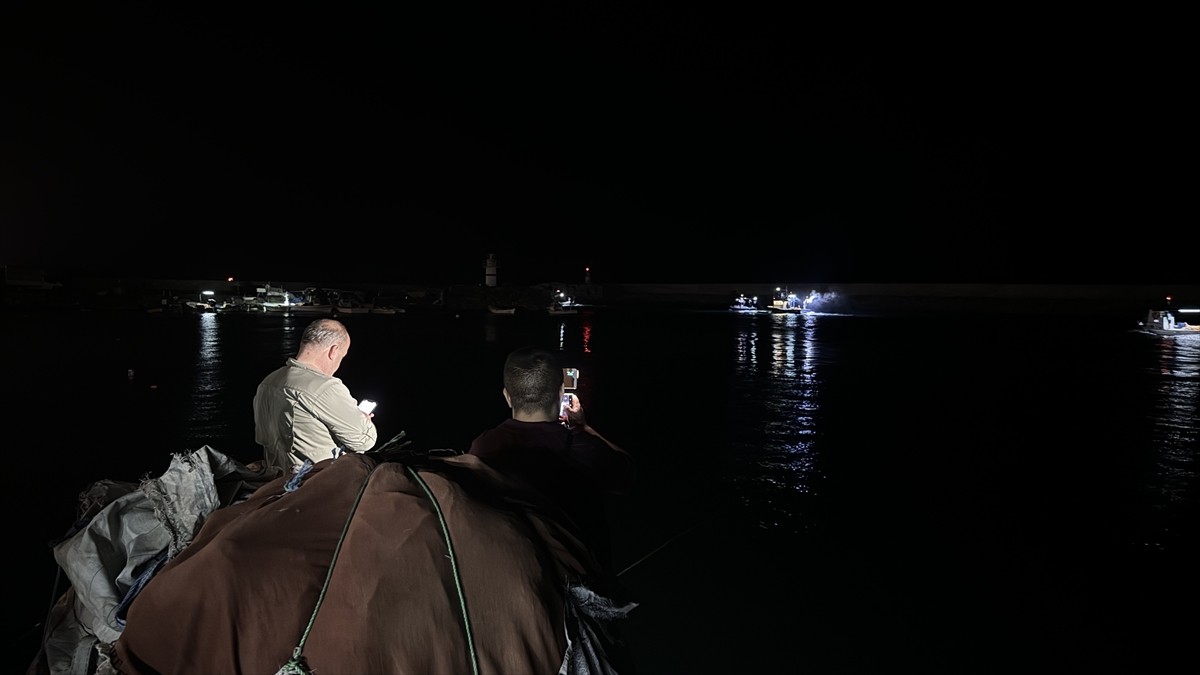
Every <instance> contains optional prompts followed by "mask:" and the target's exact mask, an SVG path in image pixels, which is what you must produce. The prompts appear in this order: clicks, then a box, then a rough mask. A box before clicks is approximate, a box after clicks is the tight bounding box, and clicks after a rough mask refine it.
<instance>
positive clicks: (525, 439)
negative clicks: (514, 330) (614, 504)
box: [467, 347, 634, 567]
mask: <svg viewBox="0 0 1200 675" xmlns="http://www.w3.org/2000/svg"><path fill="white" fill-rule="evenodd" d="M501 393H502V394H503V395H504V400H505V401H507V402H508V405H509V407H510V408H512V417H511V418H510V419H507V420H504V421H503V422H501V423H500V424H499V425H497V426H496V427H494V428H492V429H489V430H487V431H485V432H483V433H481V434H480V435H479V436H477V437H476V438H475V440H474V441H472V442H471V447H470V449H469V450H468V451H467V452H468V454H471V455H476V456H478V457H479V458H480V459H481V460H483V461H484V462H485V463H486V464H488V465H489V466H491V467H492V468H494V469H496V470H497V471H499V472H501V473H503V474H505V475H506V476H508V477H509V478H512V479H515V480H518V481H519V482H521V483H523V484H524V485H526V486H528V487H529V488H532V489H533V490H534V491H535V492H538V493H541V494H542V495H543V496H544V497H545V498H546V499H548V501H549V502H550V503H551V504H553V505H554V506H555V507H557V508H558V509H561V511H562V512H563V513H564V514H565V515H566V516H567V519H568V521H567V523H565V524H566V525H567V526H568V527H569V528H571V529H572V530H573V531H575V533H576V535H577V536H579V537H580V538H581V540H582V541H583V542H584V543H585V544H586V545H588V546H589V547H590V548H591V549H592V550H593V552H594V553H595V555H596V557H597V559H598V560H599V562H600V563H601V564H602V565H604V566H605V567H608V566H609V565H610V562H611V561H610V560H609V541H608V539H609V535H608V528H607V525H606V522H607V516H606V514H605V509H604V499H605V495H608V494H621V493H624V492H626V491H627V490H628V489H629V488H630V486H631V484H632V481H633V476H634V465H633V459H632V457H630V455H629V454H628V453H627V452H625V451H624V450H623V449H621V448H619V447H617V446H616V445H614V444H613V443H611V442H610V441H609V440H608V439H606V438H604V437H603V436H601V435H600V433H599V432H598V431H596V430H595V429H594V428H593V427H592V426H590V425H589V424H588V423H587V419H586V418H585V417H584V414H583V405H582V403H581V402H580V401H579V397H578V396H576V395H575V394H569V396H570V406H569V407H567V406H563V407H562V408H561V409H560V406H562V405H563V402H564V392H563V371H562V368H561V366H560V364H559V361H558V358H557V357H556V355H555V354H554V353H553V352H549V351H546V350H544V349H539V348H536V347H523V348H520V349H517V350H514V351H513V352H511V353H510V354H509V355H508V357H507V358H506V359H505V362H504V388H503V389H502V390H501ZM560 411H561V412H560ZM560 414H561V415H562V416H560ZM564 418H565V419H564Z"/></svg>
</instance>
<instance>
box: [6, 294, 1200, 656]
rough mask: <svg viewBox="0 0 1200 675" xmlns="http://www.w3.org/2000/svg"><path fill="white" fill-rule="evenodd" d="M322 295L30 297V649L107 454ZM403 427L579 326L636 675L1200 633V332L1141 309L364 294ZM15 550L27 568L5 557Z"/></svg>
mask: <svg viewBox="0 0 1200 675" xmlns="http://www.w3.org/2000/svg"><path fill="white" fill-rule="evenodd" d="M312 318H313V317H310V316H308V317H305V316H301V317H293V316H279V315H264V314H249V313H238V314H179V313H175V314H172V313H169V312H168V313H160V314H149V313H143V312H129V311H125V312H119V311H113V312H104V311H100V312H83V311H23V312H10V313H9V314H8V315H7V317H6V326H7V327H8V329H7V330H5V331H4V334H5V342H6V344H7V349H6V350H5V351H6V354H7V355H8V359H9V362H10V364H11V367H12V368H13V373H12V376H11V377H10V380H9V381H10V383H11V386H10V389H9V392H8V394H7V396H6V399H7V401H8V403H7V404H6V405H5V420H6V422H7V423H6V425H5V427H6V428H7V430H8V432H9V444H8V448H7V449H8V453H7V455H8V468H9V470H8V472H7V478H6V480H7V481H8V483H7V490H6V494H7V495H8V499H9V500H10V507H9V509H10V511H9V512H10V513H13V514H14V515H17V516H18V518H17V520H18V524H17V528H16V533H15V534H16V536H15V537H13V538H11V539H10V542H12V544H13V548H12V553H13V554H12V555H11V556H10V560H12V559H16V560H17V568H16V571H15V574H14V575H13V576H11V577H10V580H13V581H15V582H16V583H15V586H16V587H17V588H16V591H17V592H16V593H15V594H13V595H14V596H15V597H16V599H15V601H14V604H15V606H16V610H17V611H16V612H15V613H14V625H13V630H12V633H11V634H12V635H14V642H13V651H15V653H16V654H17V655H18V659H17V661H18V663H19V665H21V667H24V665H25V664H27V663H28V661H29V660H30V659H32V657H33V655H34V652H35V651H36V645H37V640H38V639H39V637H40V630H41V629H40V625H39V624H40V622H41V620H42V619H43V617H44V614H45V612H46V610H47V609H48V608H49V605H50V603H51V602H52V601H53V600H54V599H55V598H56V597H57V595H58V594H59V593H61V592H62V590H63V587H62V586H61V585H57V586H56V583H58V584H61V580H56V571H57V566H56V565H55V563H54V561H53V556H52V553H51V550H50V548H49V545H48V543H49V542H50V541H52V540H53V539H55V538H56V537H59V536H61V535H62V534H63V533H65V532H66V531H67V529H68V528H69V526H70V525H71V524H72V522H73V521H74V520H75V518H76V517H77V516H78V507H79V494H80V493H81V492H82V491H83V490H84V489H85V488H86V487H87V486H88V485H89V484H90V483H92V482H94V481H97V480H101V479H113V480H129V481H135V480H138V479H139V478H141V477H145V476H150V475H158V474H160V473H162V472H163V471H165V470H166V469H167V467H168V466H169V464H170V459H171V455H172V454H173V453H180V452H187V451H190V450H193V449H196V448H198V447H200V446H202V445H210V446H212V447H213V448H215V449H217V450H220V451H221V452H223V453H225V454H227V455H230V456H232V457H234V458H237V459H240V460H242V461H246V462H248V461H251V460H254V459H256V458H258V457H259V456H260V455H259V449H258V447H257V446H256V445H255V444H254V437H253V419H252V412H251V399H252V397H253V395H254V390H255V386H256V385H257V383H258V381H259V380H260V379H261V378H262V377H263V376H264V375H265V374H266V373H267V372H269V371H270V370H272V369H274V368H275V367H277V366H279V365H280V364H282V363H283V362H284V360H285V359H286V358H287V357H288V356H290V355H292V354H294V353H295V350H296V346H297V342H298V339H299V335H300V332H301V330H302V329H303V327H304V326H305V325H306V324H307V323H308V322H309V321H311V320H312ZM342 318H343V320H344V321H345V322H346V324H347V325H348V326H349V328H350V331H351V336H352V345H351V349H350V353H349V355H348V356H347V358H346V360H345V362H344V363H343V366H342V369H341V370H340V371H339V372H338V376H339V377H341V378H342V379H343V380H344V381H345V382H346V383H347V385H348V386H349V387H350V389H351V391H352V392H353V393H354V394H355V396H357V397H359V398H371V399H374V400H376V401H378V403H379V407H378V408H377V410H376V422H377V424H378V426H379V429H380V438H381V442H382V441H383V440H386V439H389V438H391V437H393V436H395V435H398V434H401V433H403V434H405V436H406V437H407V438H408V439H410V440H412V441H413V442H414V444H416V445H418V446H419V447H426V448H452V449H458V450H464V449H465V448H466V447H467V445H468V444H469V442H470V440H471V439H472V438H473V437H474V436H475V435H476V434H478V433H479V432H480V431H482V430H483V429H485V428H488V427H490V426H493V425H495V424H497V423H499V422H500V421H501V420H503V419H504V418H506V417H507V416H508V412H509V411H508V408H507V407H506V406H505V403H504V400H503V398H502V396H501V393H500V390H501V386H502V384H501V377H500V375H501V365H502V362H503V359H504V356H505V355H506V354H507V353H508V351H509V350H511V349H513V348H514V347H517V346H520V345H524V344H540V345H544V346H548V347H550V348H552V349H557V350H561V351H562V352H563V354H564V356H565V360H566V361H567V362H568V363H570V364H573V365H575V366H577V367H578V368H579V370H580V373H581V377H580V381H579V386H580V388H579V391H578V394H579V396H580V398H581V399H582V401H583V404H584V406H585V410H586V413H587V416H588V418H589V421H590V422H591V423H592V424H593V426H595V427H596V428H597V429H599V430H600V431H601V433H603V434H604V435H605V436H607V437H608V438H609V439H611V440H612V441H614V442H615V443H617V444H619V445H621V446H623V447H624V448H626V449H627V450H628V451H629V452H631V453H632V454H633V455H635V456H636V458H637V460H638V464H639V482H638V485H637V487H636V489H635V490H634V491H633V492H632V493H631V494H629V495H626V496H624V497H619V498H616V499H614V500H612V502H611V503H610V515H611V519H612V524H613V527H614V541H613V547H614V551H615V554H614V556H615V559H616V561H617V563H616V565H615V566H616V567H617V568H619V571H620V572H621V577H620V578H621V579H622V580H623V581H624V582H625V584H626V585H627V587H628V589H629V590H630V592H631V594H632V595H633V597H634V598H635V599H636V600H637V601H638V602H639V603H640V604H639V606H638V607H637V608H636V609H635V610H634V611H633V613H632V615H631V616H630V618H629V619H628V620H627V621H626V622H625V624H624V626H623V633H624V634H625V635H626V636H627V638H628V640H629V644H630V649H631V650H632V652H633V654H634V655H635V657H636V662H637V664H638V672H639V673H642V674H643V675H645V674H648V673H776V672H810V673H875V672H893V671H897V670H903V671H906V672H909V671H911V672H923V673H931V672H936V673H978V672H1005V673H1008V672H1016V671H1019V672H1024V671H1031V670H1037V671H1041V672H1089V673H1091V672H1166V671H1167V664H1169V663H1173V662H1175V661H1177V660H1179V659H1184V660H1185V662H1187V661H1192V660H1194V648H1195V645H1196V638H1197V636H1198V635H1200V630H1198V626H1197V623H1198V622H1197V618H1196V617H1197V613H1196V607H1197V601H1198V600H1200V593H1198V592H1197V591H1198V589H1200V575H1198V574H1197V570H1198V569H1200V567H1197V564H1196V563H1197V562H1198V558H1200V556H1198V555H1197V553H1198V551H1200V547H1198V546H1197V543H1198V536H1200V511H1198V508H1197V505H1198V503H1200V476H1198V471H1200V461H1198V453H1200V423H1198V421H1197V403H1198V401H1200V339H1194V338H1185V337H1175V338H1160V337H1154V336H1151V335H1147V334H1142V333H1138V332H1135V331H1133V330H1131V328H1132V327H1133V325H1134V323H1135V321H1136V319H1137V318H1138V317H1134V316H1095V317H1090V316H1073V317H1072V318H1071V320H1070V321H1062V320H1058V319H1056V318H1054V317H1051V316H1048V315H1045V314H1041V313H1036V314H1020V313H996V312H971V311H956V312H953V313H942V314H929V313H913V312H905V311H895V312H888V311H875V312H872V313H870V314H856V313H850V312H838V311H825V312H820V313H814V314H809V315H776V314H754V315H740V314H735V313H732V312H728V311H720V310H716V311H714V310H673V309H669V308H665V309H664V308H654V309H629V308H624V309H609V308H604V307H596V308H583V309H582V310H581V312H580V313H579V314H578V315H571V316H554V317H552V316H546V315H540V316H522V315H520V314H518V315H514V316H498V315H490V314H487V313H478V312H472V313H466V312H460V313H455V312H453V311H449V310H446V311H428V312H409V313H406V314H396V315H370V314H364V315H349V316H344V317H342ZM10 569H11V568H10Z"/></svg>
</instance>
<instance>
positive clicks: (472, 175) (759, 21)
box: [0, 0, 1196, 283]
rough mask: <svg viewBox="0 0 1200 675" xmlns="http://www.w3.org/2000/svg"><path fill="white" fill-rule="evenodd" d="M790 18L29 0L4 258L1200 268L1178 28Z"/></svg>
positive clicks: (1136, 276) (522, 274)
mask: <svg viewBox="0 0 1200 675" xmlns="http://www.w3.org/2000/svg"><path fill="white" fill-rule="evenodd" d="M795 4H796V3H762V6H761V7H756V5H755V3H728V4H727V5H724V6H715V5H713V6H710V5H704V4H696V3H678V4H677V5H668V4H664V3H659V2H653V1H651V0H647V1H646V2H605V3H562V2H557V3H550V2H526V3H482V4H480V5H478V6H473V5H463V4H459V3H384V2H373V3H362V2H339V3H260V2H239V3H222V2H204V3H182V2H122V3H79V2H66V3H63V2H36V3H34V2H17V3H10V7H9V8H7V9H5V10H3V11H4V18H3V22H2V23H3V25H2V26H0V31H2V34H0V38H2V39H0V55H2V57H3V64H2V65H0V67H2V68H3V70H2V71H0V74H2V76H3V92H2V94H0V114H3V116H4V120H3V125H2V127H0V180H2V185H0V220H2V223H3V235H2V236H3V240H2V242H0V262H3V263H5V264H12V265H30V266H35V267H41V268H44V269H46V270H47V271H48V272H49V273H51V274H54V273H57V272H66V271H68V270H69V271H72V272H76V273H88V274H97V275H101V276H106V277H107V276H116V277H134V276H147V277H161V278H207V277H212V278H223V277H225V276H228V275H234V276H237V277H242V278H257V279H265V278H276V279H282V278H296V279H328V280H346V281H359V280H371V281H387V282H416V281H427V282H439V283H440V282H475V281H480V280H481V279H482V264H483V259H484V258H485V257H486V255H487V254H488V253H495V254H496V255H497V256H498V258H499V259H500V262H501V279H502V281H520V282H534V281H542V280H566V281H571V280H576V279H579V278H581V276H582V269H583V268H584V266H589V267H590V268H591V270H592V278H593V280H595V281H598V282H605V281H609V282H614V283H615V282H629V283H634V282H705V281H709V282H739V281H745V282H765V283H773V282H788V281H826V282H889V281H894V282H939V281H945V282H951V281H954V282H983V283H988V282H1005V283H1020V282H1029V283H1035V282H1036V283H1098V282H1105V283H1113V282H1118V283H1161V282H1187V281H1191V282H1195V281H1196V277H1195V275H1194V274H1193V273H1192V271H1191V270H1190V269H1189V266H1190V265H1191V264H1193V263H1194V261H1195V256H1194V255H1192V254H1190V252H1189V250H1188V249H1187V245H1188V242H1187V240H1186V239H1184V237H1187V236H1190V230H1191V229H1193V228H1195V220H1196V218H1195V208H1194V206H1192V205H1191V204H1190V203H1189V204H1186V205H1184V199H1185V196H1190V193H1191V186H1190V184H1189V185H1188V189H1187V190H1186V191H1185V188H1184V179H1183V176H1184V175H1191V170H1190V169H1186V168H1185V169H1184V170H1183V171H1181V170H1180V167H1181V166H1182V167H1187V166H1189V160H1190V158H1191V157H1193V156H1194V154H1195V153H1193V152H1191V150H1192V149H1193V148H1194V146H1195V132H1194V131H1193V130H1192V120H1191V117H1193V116H1192V115H1190V112H1191V111H1192V110H1194V106H1193V104H1190V103H1187V100H1188V97H1189V95H1190V90H1191V89H1192V88H1193V87H1192V86H1191V85H1192V83H1193V82H1194V79H1195V78H1194V75H1193V74H1192V72H1191V69H1190V66H1188V65H1187V64H1188V59H1185V58H1184V46H1185V44H1188V43H1186V42H1184V40H1183V36H1182V31H1183V28H1184V25H1185V24H1184V22H1182V21H1180V20H1173V19H1172V18H1171V17H1169V16H1156V17H1141V16H1138V15H1128V14H1126V15H1121V16H1117V15H1113V16H1107V15H1099V14H1095V13H1090V14H1089V13H1083V12H1076V13H1070V14H1068V13H1067V12H1066V11H1065V10H1064V11H1062V12H1060V13H1055V11H1048V10H1045V9H1038V10H1036V11H1034V10H1029V11H1028V12H1026V11H1024V10H1020V11H1018V10H1016V9H1015V8H1013V7H1010V6H1005V7H1003V8H998V9H996V10H994V11H995V12H996V13H995V14H988V13H985V10H982V9H980V10H970V11H973V12H975V13H974V14H967V13H962V12H961V11H956V12H951V13H946V12H944V11H938V12H929V13H920V12H915V13H914V12H911V11H910V12H906V13H903V14H895V15H885V14H879V13H875V10H871V11H868V10H867V9H866V8H865V7H856V8H854V9H853V11H852V12H849V11H848V12H847V13H846V14H843V15H840V16H839V15H835V14H834V13H832V12H826V11H813V10H806V9H796V8H794V7H792V5H795ZM514 5H516V6H514ZM734 8H737V9H734ZM987 11H993V10H987ZM1088 11H1089V12H1091V10H1088ZM1185 115H1188V118H1189V119H1188V120H1187V123H1186V124H1185V122H1184V116H1185ZM1189 183H1190V181H1189Z"/></svg>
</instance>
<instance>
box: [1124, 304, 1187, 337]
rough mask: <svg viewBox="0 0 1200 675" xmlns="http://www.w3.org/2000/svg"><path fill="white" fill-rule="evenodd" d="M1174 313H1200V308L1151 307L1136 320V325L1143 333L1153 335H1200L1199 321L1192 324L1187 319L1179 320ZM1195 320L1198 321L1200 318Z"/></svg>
mask: <svg viewBox="0 0 1200 675" xmlns="http://www.w3.org/2000/svg"><path fill="white" fill-rule="evenodd" d="M1176 314H1181V315H1200V309H1196V308H1186V309H1185V308H1178V309H1151V310H1150V311H1148V312H1146V317H1145V318H1144V319H1142V320H1141V321H1139V322H1138V327H1139V329H1140V330H1141V331H1142V332H1143V333H1151V334H1153V335H1197V336H1200V323H1196V324H1192V323H1188V322H1187V321H1181V320H1179V319H1178V318H1177V317H1176ZM1197 320H1198V321H1200V318H1198V319H1197Z"/></svg>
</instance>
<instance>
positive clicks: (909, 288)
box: [5, 278, 1200, 316]
mask: <svg viewBox="0 0 1200 675" xmlns="http://www.w3.org/2000/svg"><path fill="white" fill-rule="evenodd" d="M268 283H269V284H270V285H273V286H278V287H282V288H285V289H287V290H289V291H293V292H299V291H301V290H303V289H304V288H309V287H317V288H331V287H336V288H341V289H344V290H350V291H359V292H362V293H365V294H369V295H381V296H383V295H386V296H401V297H404V296H408V297H411V298H420V299H421V301H420V303H417V302H416V301H414V304H421V303H424V304H428V303H429V298H438V299H439V301H438V306H442V307H445V308H448V309H484V308H486V305H487V304H489V303H492V302H496V303H497V304H506V305H513V304H516V305H522V306H528V307H531V308H532V307H545V306H546V304H548V303H549V302H551V301H552V300H553V299H554V296H555V295H556V294H557V293H558V292H560V291H561V292H562V293H564V294H565V295H566V296H569V297H571V298H573V299H575V300H576V301H578V302H580V303H581V304H584V305H593V306H608V307H627V308H635V307H645V308H662V307H676V308H698V309H705V308H708V309H723V308H727V307H728V306H729V304H730V303H731V302H732V300H733V298H735V297H736V296H737V295H739V294H743V293H744V294H746V295H747V296H751V297H758V298H759V302H760V305H761V306H764V307H765V306H767V305H769V303H770V298H771V297H772V296H773V294H774V293H775V291H776V288H787V289H789V290H791V291H792V292H797V293H801V294H804V293H808V292H809V291H811V290H815V291H817V292H818V293H821V294H823V295H825V296H826V297H828V298H830V299H836V301H837V303H838V305H839V306H840V307H841V308H842V309H844V310H850V311H855V310H857V311H874V310H890V309H900V310H916V311H958V310H962V309H972V310H983V311H1028V312H1036V313H1046V312H1050V313H1055V312H1059V313H1069V314H1079V313H1085V314H1122V315H1128V314H1129V313H1130V312H1133V313H1134V314H1135V315H1137V316H1140V314H1141V313H1142V312H1144V311H1145V310H1147V309H1149V308H1150V307H1151V306H1161V305H1163V304H1165V302H1166V297H1167V296H1171V297H1172V298H1173V299H1174V301H1173V303H1172V304H1174V305H1175V306H1200V285H1186V286H1181V285H1166V284H1146V285H1136V284H963V283H946V284H934V283H921V284H908V283H896V284H889V283H871V284H840V283H815V282H801V283H787V284H779V285H771V284H761V283H757V284H756V283H751V284H733V283H715V284H662V283H658V284H592V283H574V284H572V283H565V282H546V283H542V284H533V285H504V284H500V285H497V286H492V287H489V286H485V285H484V284H482V283H480V284H457V285H445V286H439V285H422V284H366V283H346V284H338V285H333V284H330V283H328V282H324V283H322V282H312V281H303V280H295V281H269V282H268V281H259V280H235V281H217V282H214V281H212V280H196V279H99V278H90V279H72V280H69V281H66V282H56V283H48V282H45V281H42V280H38V279H26V280H22V279H11V278H9V279H6V280H5V305H6V306H14V305H15V306H21V305H26V306H36V305H39V304H63V303H70V304H76V303H80V302H83V303H85V304H90V302H91V301H102V302H100V304H108V305H130V306H136V305H139V304H140V305H143V306H146V307H152V306H157V305H158V304H159V303H160V301H161V299H162V298H164V297H173V296H174V297H191V296H197V297H199V294H200V293H201V292H203V291H208V290H211V291H213V292H214V294H215V296H216V297H221V296H225V297H232V296H241V295H253V294H254V289H255V288H258V287H262V286H265V285H267V284H268Z"/></svg>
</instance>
